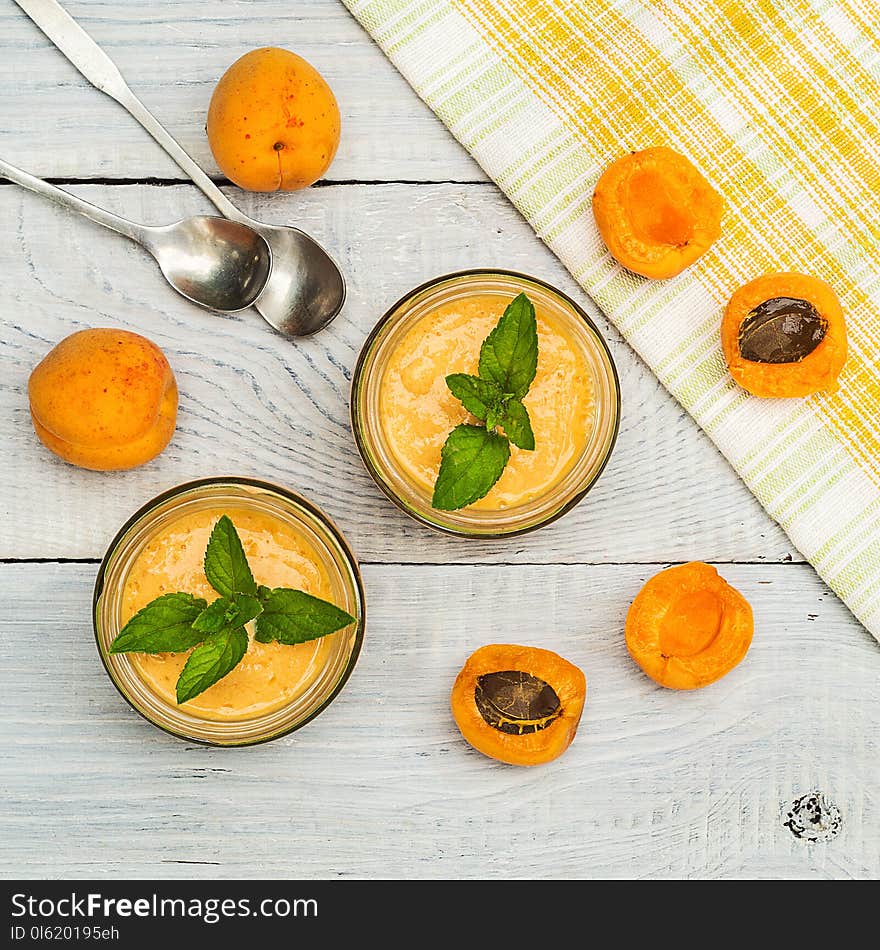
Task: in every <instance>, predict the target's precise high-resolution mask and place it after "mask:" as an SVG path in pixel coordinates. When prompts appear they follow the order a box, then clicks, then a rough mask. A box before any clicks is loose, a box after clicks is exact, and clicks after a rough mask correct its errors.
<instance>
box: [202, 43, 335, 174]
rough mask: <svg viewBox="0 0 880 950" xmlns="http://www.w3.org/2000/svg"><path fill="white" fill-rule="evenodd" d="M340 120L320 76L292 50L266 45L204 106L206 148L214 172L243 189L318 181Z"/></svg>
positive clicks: (239, 64)
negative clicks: (208, 151) (206, 117)
mask: <svg viewBox="0 0 880 950" xmlns="http://www.w3.org/2000/svg"><path fill="white" fill-rule="evenodd" d="M340 128H341V120H340V116H339V106H338V105H337V103H336V98H335V96H334V95H333V91H332V90H331V89H330V87H329V86H328V85H327V83H326V81H325V80H324V78H323V76H321V74H320V73H319V72H318V71H317V70H316V69H315V67H314V66H312V65H311V64H310V63H308V62H307V61H306V60H304V59H303V58H302V57H301V56H297V55H296V53H292V52H290V50H286V49H279V48H277V47H272V46H267V47H263V48H261V49H255V50H252V51H251V52H250V53H246V54H245V55H244V56H242V57H241V58H240V59H237V60H236V61H235V62H234V63H233V64H232V65H231V66H230V67H229V68H228V69H227V70H226V72H225V73H224V74H223V75H222V76H221V78H220V80H219V82H218V83H217V86H216V87H215V89H214V93H213V95H212V96H211V103H210V106H209V107H208V122H207V126H206V129H207V133H208V143H209V145H210V146H211V151H212V152H213V154H214V159H215V160H216V162H217V164H218V165H219V166H220V170H221V171H222V172H223V174H224V175H226V177H227V178H229V180H230V181H233V182H235V184H236V185H239V186H240V187H242V188H246V189H248V190H249V191H295V190H296V189H299V188H305V187H307V186H308V185H311V184H313V183H314V182H316V181H317V180H318V179H319V178H320V177H321V176H322V175H323V174H324V172H326V171H327V169H328V168H329V167H330V163H331V162H332V161H333V157H334V155H335V154H336V149H337V147H338V145H339V135H340Z"/></svg>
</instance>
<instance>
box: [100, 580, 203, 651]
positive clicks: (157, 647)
mask: <svg viewBox="0 0 880 950" xmlns="http://www.w3.org/2000/svg"><path fill="white" fill-rule="evenodd" d="M204 609H205V601H204V600H202V598H201V597H193V596H192V594H182V593H179V594H163V595H162V596H161V597H157V598H156V599H155V600H151V601H150V603H148V604H147V606H146V607H143V608H141V610H139V611H138V612H137V613H136V614H135V615H134V616H133V617H132V618H131V620H129V621H128V623H127V624H126V625H125V626H124V627H123V628H122V630H120V632H119V634H118V635H117V636H116V637H115V638H114V640H113V642H112V643H111V644H110V653H183V652H185V651H186V650H189V649H190V648H191V647H194V646H195V645H196V644H197V643H201V642H202V640H204V639H205V634H203V633H200V632H198V631H195V630H193V628H192V625H193V621H194V620H195V619H196V617H198V616H199V614H200V613H201V612H202V611H203V610H204Z"/></svg>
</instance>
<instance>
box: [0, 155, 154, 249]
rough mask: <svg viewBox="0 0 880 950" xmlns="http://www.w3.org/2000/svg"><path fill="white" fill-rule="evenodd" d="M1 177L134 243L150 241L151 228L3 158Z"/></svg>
mask: <svg viewBox="0 0 880 950" xmlns="http://www.w3.org/2000/svg"><path fill="white" fill-rule="evenodd" d="M0 175H2V176H3V177H4V178H8V179H9V180H10V181H14V182H15V183H16V184H17V185H21V186H22V188H27V189H28V190H29V191H35V192H36V193H37V194H38V195H42V196H43V197H44V198H48V199H49V200H50V201H54V202H55V203H56V204H59V205H63V206H64V207H65V208H69V209H70V210H71V211H78V212H79V213H80V214H82V215H85V216H86V217H87V218H89V219H91V220H92V221H94V222H96V223H97V224H103V225H104V227H105V228H110V230H111V231H116V232H117V233H118V234H122V235H124V236H125V237H127V238H131V239H132V241H137V242H138V244H144V243H146V242H147V241H148V239H149V233H150V231H151V230H152V229H151V228H146V227H143V226H142V225H140V224H135V223H134V221H128V220H127V219H126V218H120V217H119V215H118V214H113V213H112V212H111V211H105V210H104V209H103V208H99V207H98V206H97V205H93V204H91V203H90V202H88V201H84V200H83V199H82V198H78V197H77V196H76V195H72V194H71V193H70V192H69V191H62V189H61V188H56V187H55V185H50V184H49V182H47V181H43V179H42V178H34V176H33V175H29V174H28V173H27V172H26V171H23V170H22V169H21V168H16V167H15V165H10V164H9V162H4V161H3V159H2V158H0Z"/></svg>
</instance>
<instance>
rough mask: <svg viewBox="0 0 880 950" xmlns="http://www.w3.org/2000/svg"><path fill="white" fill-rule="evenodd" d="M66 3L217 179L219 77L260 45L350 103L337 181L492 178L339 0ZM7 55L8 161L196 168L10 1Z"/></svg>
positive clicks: (3, 16) (66, 170)
mask: <svg viewBox="0 0 880 950" xmlns="http://www.w3.org/2000/svg"><path fill="white" fill-rule="evenodd" d="M64 5H65V7H66V8H67V9H68V10H69V12H70V13H71V14H72V15H73V16H74V17H75V18H76V19H78V20H79V22H80V23H81V24H82V26H83V27H84V28H85V29H86V30H87V31H88V32H89V33H91V35H92V36H93V37H94V39H95V40H97V42H98V43H100V44H101V45H102V46H103V47H104V48H105V49H106V50H107V52H108V53H109V54H110V56H111V57H112V58H113V59H114V60H115V62H116V64H117V65H118V66H119V68H120V71H121V72H122V74H123V76H125V78H126V80H127V81H128V83H129V85H130V86H131V87H132V89H133V90H134V91H135V93H136V94H137V95H138V96H139V97H140V98H141V99H142V100H143V101H144V103H145V104H146V106H147V107H148V108H149V109H151V110H152V111H153V112H154V113H155V114H156V116H157V117H158V118H159V120H160V121H161V122H163V123H164V124H165V125H166V127H167V128H168V130H169V131H170V132H171V133H172V134H173V135H174V136H175V137H176V138H177V139H178V140H179V141H180V143H181V144H182V145H183V146H184V148H186V149H187V150H188V151H189V152H190V154H191V155H193V157H194V158H195V159H196V160H197V161H198V162H200V163H201V165H202V167H203V168H205V169H206V171H208V172H209V174H219V171H218V169H217V166H216V164H215V163H214V160H213V157H212V155H211V151H210V148H209V147H208V142H207V139H206V137H205V132H204V125H205V117H206V115H207V109H208V102H209V101H210V98H211V93H212V92H213V89H214V85H215V84H216V82H217V80H218V79H219V78H220V76H221V75H222V73H223V71H224V70H225V69H226V68H227V67H228V66H229V65H230V64H231V63H232V62H234V61H235V60H236V59H237V58H238V57H239V56H241V55H243V54H244V53H246V52H248V51H249V50H251V49H254V48H256V47H259V46H283V47H286V48H288V49H291V50H293V51H294V52H296V53H299V54H300V55H301V56H303V57H305V58H306V59H307V60H308V61H309V62H311V63H312V64H313V65H314V66H315V67H316V68H317V69H318V70H320V71H321V73H322V74H323V75H324V76H325V77H326V79H327V81H328V82H329V83H330V86H331V88H332V89H333V91H334V93H335V95H336V97H337V99H338V101H339V105H340V110H341V112H342V116H343V135H342V141H341V143H340V148H339V152H338V153H337V156H336V159H335V160H334V162H333V165H332V167H331V168H330V170H329V173H328V178H329V179H330V180H333V181H341V180H348V179H358V180H367V181H376V180H397V179H403V180H407V181H412V180H416V181H423V180H444V181H445V180H463V181H480V180H485V175H484V173H483V172H482V170H481V169H480V168H479V166H478V165H477V164H476V162H474V161H473V160H472V159H471V158H470V156H469V155H468V154H467V152H465V150H464V149H463V148H461V147H460V146H459V145H458V143H457V142H456V141H455V139H453V137H452V135H451V134H450V133H449V132H448V131H447V130H446V128H445V127H444V126H443V124H442V123H441V122H439V121H438V120H437V119H436V118H435V116H434V114H433V113H432V112H431V110H430V109H429V108H428V107H427V106H426V105H424V103H422V102H421V100H420V99H419V98H418V96H417V95H416V94H415V93H414V92H413V91H412V89H410V87H409V85H408V84H407V82H406V81H405V80H404V79H403V78H402V77H401V76H400V75H399V74H398V73H397V72H396V70H395V69H394V67H393V66H392V65H391V64H390V63H389V62H388V60H387V59H386V58H385V56H384V55H383V53H382V52H381V50H380V49H379V48H378V47H377V46H376V45H375V44H374V43H373V42H372V40H371V39H370V38H369V36H368V35H367V34H366V33H365V32H364V31H363V30H362V29H361V27H360V26H359V25H358V23H357V22H356V21H355V20H354V18H353V17H352V16H351V15H350V14H349V13H348V11H347V10H346V9H345V7H344V6H343V5H342V4H341V3H337V2H335V0H296V3H290V2H289V0H287V2H281V0H248V2H226V3H217V2H216V0H192V2H189V3H187V4H186V5H185V6H181V4H180V3H174V2H172V0H162V2H155V3H137V4H134V3H131V2H124V0H116V2H96V0H70V2H65V4H64ZM0 54H2V55H0V115H2V116H3V123H2V126H3V128H2V131H0V149H2V151H0V154H2V155H3V157H4V158H6V159H7V160H8V161H11V162H14V163H15V164H17V165H21V166H22V167H23V168H26V169H27V170H28V171H30V172H32V173H33V174H35V175H40V176H41V177H50V176H66V177H79V178H100V177H108V178H110V177H112V178H142V177H146V176H155V177H165V178H167V177H172V178H181V177H184V176H183V174H182V172H181V171H180V169H178V168H177V166H176V165H175V164H174V163H173V162H172V161H171V160H170V159H169V158H167V157H166V155H165V153H164V152H163V151H162V150H161V149H160V148H159V146H158V145H156V144H154V143H153V142H152V140H151V139H150V137H149V136H148V135H147V133H146V132H144V131H143V129H141V128H140V127H139V126H138V124H137V123H136V122H135V121H134V119H132V118H130V117H129V116H128V115H126V114H125V112H124V111H123V110H122V109H121V108H120V107H119V106H118V105H116V104H115V103H114V102H112V101H111V100H110V99H108V98H107V97H106V96H104V95H102V94H101V93H100V92H98V91H97V90H95V89H94V88H92V87H91V86H90V85H89V84H88V82H87V81H86V80H85V79H84V78H83V77H82V76H81V75H80V74H79V73H78V72H77V71H76V70H75V68H74V67H73V66H71V64H70V63H69V62H68V61H67V60H66V59H65V58H64V56H63V55H62V54H61V53H59V52H58V51H57V50H56V49H55V47H54V46H52V44H51V43H50V42H49V41H48V40H47V39H46V38H45V37H44V36H43V34H42V33H40V31H39V30H38V29H37V27H36V26H34V24H33V23H32V22H31V21H30V20H29V19H28V18H27V17H26V16H25V14H24V13H23V12H22V11H21V10H20V9H19V8H18V7H17V6H15V5H14V4H13V3H10V2H6V3H4V4H3V7H2V9H0Z"/></svg>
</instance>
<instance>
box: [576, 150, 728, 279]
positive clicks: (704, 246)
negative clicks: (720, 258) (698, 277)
mask: <svg viewBox="0 0 880 950" xmlns="http://www.w3.org/2000/svg"><path fill="white" fill-rule="evenodd" d="M723 210H724V201H723V199H722V197H721V195H719V194H718V193H717V192H716V191H715V190H714V189H713V188H712V186H711V185H710V184H709V182H708V181H706V179H705V178H704V177H703V176H702V175H701V174H700V172H699V170H698V169H697V168H696V167H695V166H694V165H692V164H691V163H690V162H689V161H688V159H686V158H685V157H684V155H680V154H679V153H678V152H676V151H674V150H673V149H671V148H667V147H666V146H658V147H656V148H646V149H644V150H643V151H641V152H630V153H629V154H628V155H623V156H621V157H620V158H618V159H617V160H616V161H614V162H612V163H611V165H609V166H608V168H606V169H605V171H604V172H603V173H602V176H601V177H600V178H599V181H598V182H597V183H596V189H595V191H594V193H593V214H594V216H595V218H596V224H597V225H598V227H599V233H600V234H601V235H602V240H603V241H605V243H606V244H607V245H608V250H609V251H610V252H611V255H612V257H614V259H615V260H616V261H618V262H619V263H620V264H623V266H624V267H626V268H627V269H629V270H631V271H633V272H634V273H636V274H641V275H642V276H643V277H653V278H655V279H663V278H666V277H674V276H675V275H676V274H678V273H680V272H681V271H683V270H684V269H685V268H686V267H688V266H689V265H691V264H693V262H694V261H695V260H697V258H699V257H700V256H701V255H702V254H704V253H705V252H706V251H707V250H708V249H709V247H710V245H711V244H712V242H713V241H715V240H716V239H717V238H718V236H719V235H720V234H721V215H722V212H723Z"/></svg>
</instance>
